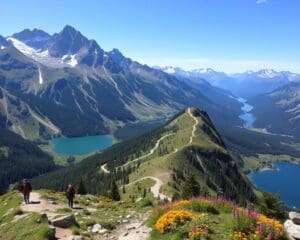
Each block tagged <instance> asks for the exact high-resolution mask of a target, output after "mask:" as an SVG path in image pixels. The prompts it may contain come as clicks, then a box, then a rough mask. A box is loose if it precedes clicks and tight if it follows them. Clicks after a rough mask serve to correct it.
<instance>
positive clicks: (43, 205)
mask: <svg viewBox="0 0 300 240" xmlns="http://www.w3.org/2000/svg"><path fill="white" fill-rule="evenodd" d="M30 202H31V203H30V204H25V203H22V204H21V209H22V211H24V212H37V213H40V214H46V215H47V218H48V219H49V220H51V219H53V217H54V216H55V215H58V214H57V213H56V212H55V211H56V210H58V209H61V208H66V207H67V205H65V204H61V203H58V202H57V203H56V204H52V203H50V202H49V201H47V200H46V199H43V198H41V195H40V194H39V193H38V192H31V193H30ZM54 228H55V237H56V238H57V239H59V240H67V239H68V237H70V236H72V232H71V230H70V229H67V228H60V227H54Z"/></svg>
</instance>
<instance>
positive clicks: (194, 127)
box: [188, 108, 199, 144]
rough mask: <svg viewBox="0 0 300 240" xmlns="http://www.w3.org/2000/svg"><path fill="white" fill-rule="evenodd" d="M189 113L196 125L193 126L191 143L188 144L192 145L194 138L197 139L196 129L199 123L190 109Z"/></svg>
mask: <svg viewBox="0 0 300 240" xmlns="http://www.w3.org/2000/svg"><path fill="white" fill-rule="evenodd" d="M188 113H189V115H190V116H191V118H193V119H194V121H195V124H194V125H193V130H192V135H191V136H190V141H189V143H188V144H191V143H192V142H193V138H194V137H195V132H196V127H197V125H198V123H199V121H198V119H197V118H196V117H195V116H193V114H192V112H191V109H190V108H189V109H188Z"/></svg>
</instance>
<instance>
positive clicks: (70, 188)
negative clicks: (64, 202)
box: [66, 184, 75, 208]
mask: <svg viewBox="0 0 300 240" xmlns="http://www.w3.org/2000/svg"><path fill="white" fill-rule="evenodd" d="M66 197H67V199H68V204H69V207H70V208H73V203H74V198H75V189H74V188H73V186H72V185H71V184H69V185H68V187H67V190H66Z"/></svg>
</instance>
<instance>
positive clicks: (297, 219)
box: [289, 212, 300, 225]
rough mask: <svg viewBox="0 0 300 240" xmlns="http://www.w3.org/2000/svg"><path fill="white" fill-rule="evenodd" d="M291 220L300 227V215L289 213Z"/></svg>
mask: <svg viewBox="0 0 300 240" xmlns="http://www.w3.org/2000/svg"><path fill="white" fill-rule="evenodd" d="M289 218H290V219H291V220H292V221H293V223H295V224H297V225H300V213H297V212H289Z"/></svg>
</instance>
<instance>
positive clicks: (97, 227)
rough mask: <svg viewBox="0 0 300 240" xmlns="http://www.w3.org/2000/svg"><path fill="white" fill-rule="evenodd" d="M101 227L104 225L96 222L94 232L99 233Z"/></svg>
mask: <svg viewBox="0 0 300 240" xmlns="http://www.w3.org/2000/svg"><path fill="white" fill-rule="evenodd" d="M101 229H102V226H101V225H100V224H98V223H96V224H95V225H94V226H93V228H92V232H93V233H98V232H99V231H100V230H101Z"/></svg>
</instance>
